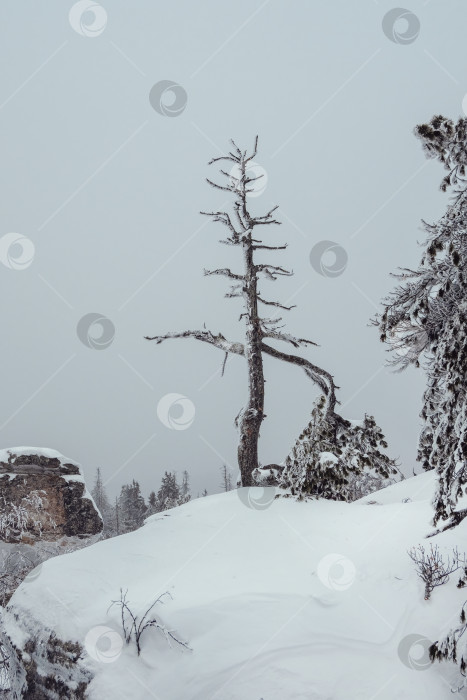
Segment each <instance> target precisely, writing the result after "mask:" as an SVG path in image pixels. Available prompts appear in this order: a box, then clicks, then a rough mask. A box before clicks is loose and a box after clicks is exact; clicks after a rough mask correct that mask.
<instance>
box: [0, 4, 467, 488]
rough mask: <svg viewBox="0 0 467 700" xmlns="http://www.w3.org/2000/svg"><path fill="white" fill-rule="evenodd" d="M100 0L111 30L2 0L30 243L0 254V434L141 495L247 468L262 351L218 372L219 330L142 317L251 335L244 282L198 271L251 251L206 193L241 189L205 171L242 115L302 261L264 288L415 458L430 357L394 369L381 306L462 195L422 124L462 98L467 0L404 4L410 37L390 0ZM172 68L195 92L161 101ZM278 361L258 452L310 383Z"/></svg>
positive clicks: (347, 399)
mask: <svg viewBox="0 0 467 700" xmlns="http://www.w3.org/2000/svg"><path fill="white" fill-rule="evenodd" d="M100 4H101V6H102V7H103V8H104V10H105V11H106V13H107V25H106V27H105V30H104V31H102V33H100V34H99V35H98V36H94V37H87V36H82V35H80V34H79V33H78V32H76V31H75V30H74V29H73V28H72V27H71V25H70V22H69V19H68V12H69V9H70V8H71V7H72V5H73V2H71V1H70V2H64V1H63V0H48V2H47V3H37V2H32V1H29V2H26V1H25V0H3V2H2V4H1V8H0V35H1V41H0V52H1V58H2V67H3V70H2V72H1V94H0V127H1V128H0V140H1V154H2V161H1V168H0V179H1V183H0V184H1V191H2V207H1V213H0V218H1V223H0V237H1V236H3V235H5V234H6V233H9V232H17V233H19V234H22V235H23V236H26V237H28V238H30V239H31V240H32V241H33V243H34V246H35V255H34V259H33V261H32V263H31V264H30V265H29V266H27V267H26V268H25V269H23V270H14V269H8V267H7V266H5V265H2V264H0V280H1V288H2V298H3V304H2V311H1V316H2V318H1V330H2V356H3V361H2V402H1V403H2V406H1V411H0V425H1V426H2V428H1V445H0V446H1V447H10V446H16V445H36V446H47V447H51V448H54V449H57V450H59V451H61V452H63V453H64V454H65V455H66V456H68V457H71V458H74V459H76V460H78V461H79V462H81V463H82V465H83V467H84V473H85V477H86V479H87V481H88V482H89V484H92V481H93V478H94V473H95V468H96V467H97V466H100V467H101V468H102V472H103V475H104V478H105V480H110V481H109V483H108V490H109V493H110V495H112V496H114V495H115V494H116V493H117V491H118V490H119V488H120V485H121V484H122V483H125V482H128V481H130V480H131V479H132V478H136V479H138V480H139V481H140V483H141V486H142V489H143V492H144V494H145V495H147V494H148V493H149V491H150V490H151V489H153V488H154V489H156V490H157V488H158V486H159V483H160V478H161V476H162V474H163V471H164V469H176V470H177V471H178V472H179V473H180V472H181V471H182V470H183V469H185V468H186V469H188V471H189V472H190V475H191V479H192V490H193V492H194V493H195V495H196V492H197V491H202V489H203V488H204V487H206V488H207V489H208V491H210V492H213V491H215V490H218V486H219V483H220V476H219V467H220V465H221V464H222V460H223V459H224V460H225V461H226V462H227V463H229V464H231V465H234V466H236V440H237V434H236V430H235V428H234V426H233V420H234V417H235V416H236V415H237V413H238V411H239V409H240V408H241V406H242V403H243V400H244V396H245V391H246V386H245V381H246V369H245V364H244V362H243V360H242V359H241V358H237V357H234V358H233V359H232V360H231V361H230V362H229V363H228V365H227V368H226V373H225V376H224V377H223V378H222V379H221V378H220V375H219V373H218V374H216V375H215V376H214V377H213V378H212V379H211V381H209V382H207V380H208V379H209V378H210V377H212V375H213V374H214V373H215V372H216V371H218V370H219V369H220V367H221V364H222V360H223V356H222V354H221V353H220V352H219V351H218V350H216V349H215V348H211V347H209V346H206V345H204V344H201V343H197V342H196V341H186V340H179V341H177V340H174V341H168V342H167V343H164V344H162V345H159V346H156V344H155V343H149V342H147V341H145V340H144V339H143V336H144V335H155V334H157V333H165V332H167V331H169V330H184V329H187V328H190V329H196V328H201V327H202V325H203V323H204V322H205V323H206V326H207V327H208V328H210V329H211V330H212V331H214V332H216V333H217V332H218V331H219V330H220V331H222V332H223V333H224V335H225V336H226V337H228V338H229V339H238V340H240V341H241V340H243V335H242V334H243V329H242V326H241V325H240V324H239V323H238V322H237V319H238V316H239V313H240V311H239V309H240V307H239V302H238V300H228V299H224V298H223V294H224V292H225V291H227V288H228V285H227V280H225V279H223V278H220V277H219V278H218V277H215V278H213V277H211V278H204V277H203V274H202V270H203V268H204V267H206V268H213V267H225V266H229V267H231V268H232V269H233V270H239V271H240V270H241V267H240V265H241V254H240V251H239V250H238V249H236V248H230V247H226V246H222V245H220V244H218V243H217V241H218V239H219V238H221V237H223V230H222V228H221V227H220V224H217V225H216V224H213V223H209V222H207V221H205V219H204V218H203V217H201V216H200V215H199V213H198V212H199V210H201V209H208V210H209V209H212V208H215V207H219V206H220V205H221V204H222V203H223V201H224V200H223V198H222V196H221V193H217V192H215V191H214V190H213V189H212V188H210V187H209V186H208V185H207V184H206V183H205V181H204V178H205V177H206V176H209V177H212V176H215V174H216V171H215V170H214V169H213V166H211V167H209V168H208V166H207V162H208V161H209V160H210V158H211V157H212V156H216V155H220V154H221V152H222V150H223V149H226V148H227V147H228V139H229V138H231V137H233V138H234V139H235V140H236V141H237V142H238V143H239V144H240V145H241V146H242V147H245V148H246V147H248V148H250V147H251V145H252V143H253V138H254V135H255V134H256V133H258V134H259V136H260V143H259V153H258V156H257V157H256V159H255V160H256V162H257V163H259V164H260V165H261V166H262V167H263V168H264V169H265V170H266V172H267V175H268V182H267V187H266V189H265V191H264V192H263V193H262V194H261V196H259V197H256V198H254V199H252V200H251V202H252V209H253V210H254V212H255V213H263V212H264V211H267V209H269V208H271V206H272V205H274V204H279V205H280V207H281V209H280V212H279V218H280V219H281V220H282V222H283V225H282V226H281V227H277V229H275V230H274V231H273V229H272V227H265V230H264V234H265V236H270V241H271V242H273V241H274V242H278V243H279V242H282V241H288V243H289V248H288V249H287V251H285V253H280V252H276V253H271V254H269V255H267V256H263V258H262V259H263V260H264V261H267V262H271V263H273V264H280V265H284V266H289V267H291V268H293V270H294V273H295V275H294V277H292V278H290V279H279V280H278V281H276V282H275V283H274V284H273V283H268V282H264V283H263V285H262V289H263V293H264V295H265V296H266V297H267V298H272V299H281V300H282V301H285V300H286V299H290V298H291V297H293V301H292V303H295V304H297V308H296V309H294V310H293V311H291V312H289V313H286V312H285V320H286V322H287V328H288V329H289V330H290V331H291V332H293V333H295V334H297V335H300V336H305V337H309V338H311V339H313V340H315V341H316V342H318V343H319V344H320V347H319V348H310V349H308V350H302V351H301V354H303V355H304V356H306V357H308V358H309V359H311V360H312V361H313V362H316V363H317V364H320V365H321V366H323V367H325V368H326V369H327V370H329V371H330V372H332V373H333V375H334V377H335V380H336V383H337V384H338V385H339V386H340V387H341V389H340V391H339V394H338V396H339V398H340V400H341V401H342V404H343V407H342V408H341V412H342V414H343V415H344V416H345V417H347V418H350V419H358V418H362V417H363V414H364V413H365V412H368V413H370V414H374V415H375V418H376V420H377V423H378V424H379V425H380V426H381V427H382V428H383V431H384V432H385V434H386V436H387V438H388V440H389V443H390V452H391V454H392V455H393V456H399V457H400V458H401V461H402V468H403V471H404V472H405V473H406V474H411V473H412V469H413V467H415V466H416V468H417V469H420V467H419V466H418V465H416V462H415V455H416V444H417V437H418V432H419V425H420V419H419V417H418V414H419V411H420V407H421V394H422V391H423V387H424V377H423V374H422V372H421V371H420V370H419V371H418V372H417V371H415V370H410V371H408V372H405V373H402V374H394V373H392V372H391V371H390V370H389V369H388V368H384V367H383V366H384V363H385V361H386V359H387V354H386V352H385V349H384V347H383V346H382V345H381V344H380V343H379V340H378V332H377V330H376V329H375V328H373V327H369V326H368V325H367V324H368V321H369V319H370V317H372V316H373V314H374V313H375V310H376V307H378V306H379V302H380V299H381V298H382V297H383V296H384V295H385V294H386V293H387V292H388V291H390V289H391V288H392V286H393V284H394V282H393V280H391V278H390V277H389V273H390V272H391V271H394V270H395V269H396V268H397V266H408V267H410V266H415V265H416V264H417V262H418V260H419V257H420V248H419V246H418V244H417V241H418V240H422V239H423V234H422V233H421V231H420V219H421V218H424V219H426V220H428V221H432V220H435V219H436V218H438V217H439V216H440V215H441V214H442V212H443V210H444V207H445V205H446V203H447V196H446V195H443V194H441V193H440V192H439V191H438V186H439V183H440V181H441V178H442V176H443V171H442V169H441V166H440V165H438V164H437V163H435V162H434V161H426V160H425V157H424V155H423V153H422V149H421V147H420V144H419V142H418V141H417V140H416V139H415V138H414V136H413V133H412V130H413V127H414V126H415V124H417V123H420V122H422V121H426V120H428V119H429V118H431V116H432V115H433V114H435V113H443V114H445V115H447V116H450V117H451V118H456V119H457V117H458V116H460V115H461V114H463V112H462V100H463V98H464V95H465V93H466V92H467V79H466V77H465V67H466V65H467V63H466V58H467V45H466V42H465V27H466V20H467V7H466V6H465V4H464V3H462V2H460V0H443V1H442V2H441V0H431V1H428V2H422V1H421V0H420V1H418V2H417V1H416V0H414V1H413V2H411V3H410V4H409V5H404V7H407V9H408V10H411V11H412V12H413V13H415V14H416V15H417V17H418V18H419V21H420V27H421V29H420V34H419V36H418V38H417V39H416V40H415V41H413V43H410V44H408V45H400V44H396V43H393V42H391V41H389V40H388V38H387V37H386V36H385V35H384V33H383V31H382V26H381V22H382V18H383V16H384V15H385V14H386V13H387V12H388V11H389V10H390V9H391V8H393V7H394V4H393V3H392V2H386V0H379V2H376V1H373V0H358V2H357V0H353V1H350V0H342V1H337V0H332V1H328V2H315V1H314V0H308V1H307V2H305V1H304V0H295V1H294V2H293V3H288V2H285V1H284V0H270V1H269V2H268V1H267V0H266V2H258V1H257V0H254V1H253V0H249V1H247V0H238V1H237V2H235V3H230V2H229V3H226V2H219V1H218V0H217V2H215V1H214V0H203V1H202V2H200V3H193V2H188V1H185V2H181V1H179V0H175V1H173V2H170V3H162V2H148V1H144V2H143V1H141V0H139V1H137V2H133V3H128V2H122V1H121V0H102V2H101V3H100ZM84 19H85V20H86V21H87V20H88V19H89V15H88V16H87V18H84ZM400 28H401V30H402V31H403V30H404V24H403V22H402V24H401V26H400ZM161 80H172V81H174V82H175V83H178V84H180V85H181V86H183V88H184V89H185V90H186V93H187V95H188V102H187V106H186V109H185V110H184V111H183V113H181V114H180V115H179V116H177V117H172V118H171V117H165V116H162V115H160V114H158V113H157V112H156V111H155V110H154V109H153V108H152V106H151V104H150V103H149V98H148V95H149V91H150V90H151V87H152V86H153V85H154V84H155V83H157V82H159V81H161ZM321 240H331V241H335V242H336V243H338V244H339V245H341V246H342V247H344V248H345V250H346V251H347V253H348V264H347V268H346V269H345V271H344V273H343V274H341V275H340V276H338V277H336V278H327V277H324V276H321V275H319V274H317V273H316V272H315V271H314V270H313V269H312V267H311V265H310V262H309V254H310V250H311V248H312V247H313V246H314V245H315V244H316V243H317V242H319V241H321ZM1 245H2V243H1V240H0V246H1ZM13 253H14V251H13V250H12V254H13ZM331 261H332V258H331ZM91 312H99V313H102V314H103V315H105V316H107V317H108V318H109V319H110V320H111V321H112V323H113V324H114V326H115V338H114V341H113V342H112V343H111V344H110V345H109V347H108V348H106V349H105V350H100V351H97V350H92V349H89V348H88V347H85V345H84V344H83V343H82V342H81V341H80V340H79V339H78V336H77V332H76V326H77V323H78V321H79V319H80V318H81V317H82V316H84V315H85V314H88V313H91ZM287 347H288V346H284V349H287ZM265 373H266V378H267V384H266V392H267V397H266V414H267V419H266V421H265V422H264V424H263V429H262V439H261V444H260V456H261V460H262V461H263V463H268V462H280V461H281V460H282V459H283V458H284V457H285V456H286V454H287V452H288V451H289V449H290V447H291V445H292V444H293V441H294V440H295V438H296V437H297V435H298V433H299V431H300V430H301V429H302V428H303V426H304V425H305V424H306V423H307V421H308V418H309V412H310V410H311V404H312V401H313V399H314V397H315V396H316V389H315V388H314V386H313V385H312V384H311V382H310V381H309V380H307V379H306V377H305V375H304V374H303V373H302V372H301V371H300V370H299V369H298V368H295V367H292V366H289V365H285V364H283V363H279V362H277V361H273V359H271V358H266V359H265ZM169 393H179V394H182V395H184V396H186V397H188V398H189V399H190V400H191V401H192V402H193V404H194V405H195V409H196V414H195V420H194V422H193V424H192V425H191V426H190V427H189V428H187V429H186V430H170V429H168V428H167V427H165V426H164V425H163V424H162V423H161V421H160V420H159V419H158V417H157V411H156V409H157V404H158V401H159V399H160V398H161V397H163V396H164V395H166V394H169Z"/></svg>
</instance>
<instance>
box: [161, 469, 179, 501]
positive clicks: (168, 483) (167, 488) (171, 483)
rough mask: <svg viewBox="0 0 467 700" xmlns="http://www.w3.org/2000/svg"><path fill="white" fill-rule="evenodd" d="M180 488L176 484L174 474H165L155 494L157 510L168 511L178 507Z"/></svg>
mask: <svg viewBox="0 0 467 700" xmlns="http://www.w3.org/2000/svg"><path fill="white" fill-rule="evenodd" d="M179 500H180V487H179V485H178V484H177V478H176V475H175V472H165V474H164V476H163V477H162V482H161V485H160V488H159V491H158V492H157V501H158V504H159V510H169V508H175V506H178V505H179Z"/></svg>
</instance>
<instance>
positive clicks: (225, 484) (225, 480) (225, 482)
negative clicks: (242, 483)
mask: <svg viewBox="0 0 467 700" xmlns="http://www.w3.org/2000/svg"><path fill="white" fill-rule="evenodd" d="M221 475H222V481H221V489H222V490H223V491H231V490H232V488H233V486H232V475H231V474H230V471H229V469H228V468H227V465H226V464H223V465H222V467H221Z"/></svg>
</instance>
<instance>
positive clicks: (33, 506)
mask: <svg viewBox="0 0 467 700" xmlns="http://www.w3.org/2000/svg"><path fill="white" fill-rule="evenodd" d="M44 493H45V492H44V491H31V493H30V494H28V496H25V497H24V498H22V499H21V501H20V502H19V503H18V504H16V503H7V501H6V499H5V498H3V499H2V510H1V513H0V539H2V540H6V541H10V542H17V541H21V539H22V538H23V537H24V536H25V535H27V534H28V532H29V531H31V530H32V531H35V532H38V534H39V537H40V536H41V535H42V530H43V529H44V525H47V526H49V527H55V526H56V525H55V522H54V520H53V518H52V517H51V516H50V515H49V514H48V513H47V510H46V509H47V500H46V499H45V496H44Z"/></svg>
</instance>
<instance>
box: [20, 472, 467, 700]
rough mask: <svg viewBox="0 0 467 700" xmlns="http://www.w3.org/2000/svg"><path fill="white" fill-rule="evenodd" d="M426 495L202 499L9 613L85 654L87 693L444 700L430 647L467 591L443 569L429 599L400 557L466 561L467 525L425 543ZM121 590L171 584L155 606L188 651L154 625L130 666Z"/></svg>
mask: <svg viewBox="0 0 467 700" xmlns="http://www.w3.org/2000/svg"><path fill="white" fill-rule="evenodd" d="M433 488H434V475H433V474H432V473H427V474H423V475H420V476H417V477H414V478H411V479H408V480H406V481H404V482H402V483H399V484H396V485H394V486H391V487H389V488H387V489H385V490H384V491H380V492H378V493H376V494H372V495H371V497H367V498H364V499H362V500H361V501H360V502H356V503H352V504H346V503H338V502H334V501H308V502H301V503H298V502H295V501H293V500H291V499H284V498H281V499H276V500H274V501H272V502H271V503H270V505H268V499H267V498H266V499H263V501H264V503H263V505H264V506H266V507H264V508H263V509H255V508H254V507H249V506H248V505H246V504H245V502H244V501H245V500H246V499H244V498H243V496H244V495H245V493H243V494H242V491H243V490H242V491H240V492H236V491H231V492H229V493H225V494H220V495H215V496H208V497H206V498H200V499H198V500H195V501H192V502H190V503H188V504H186V505H183V506H181V507H178V508H175V509H173V510H171V511H167V512H166V513H161V514H158V515H155V516H152V517H151V518H149V519H148V521H147V522H146V524H145V526H144V527H142V528H141V529H140V530H138V531H136V532H132V533H130V534H127V535H123V536H120V537H116V538H113V539H110V540H106V541H104V542H100V543H97V544H94V545H92V546H90V547H87V548H85V549H83V550H81V551H78V552H75V553H73V554H69V555H64V556H62V557H57V558H55V559H51V560H49V561H47V562H46V563H45V564H43V565H42V568H41V570H40V571H39V572H35V573H34V572H33V574H32V575H30V577H29V580H26V581H25V582H24V583H23V584H22V585H21V587H20V588H19V589H18V590H17V592H16V593H15V595H14V597H13V599H12V604H13V605H14V607H15V609H16V612H18V610H20V611H22V612H23V613H24V616H23V617H22V619H23V620H27V619H28V618H30V617H32V618H36V619H38V620H39V621H40V622H41V623H43V624H44V625H47V626H52V627H54V628H55V629H56V631H57V634H58V636H59V637H60V638H62V639H71V640H78V641H79V642H80V643H81V644H82V645H83V646H84V647H85V648H86V650H87V652H86V663H87V664H88V666H89V668H90V669H92V672H93V673H94V674H95V676H94V679H93V681H92V682H91V684H90V686H89V689H88V690H89V698H90V699H91V700H107V699H108V700H118V699H119V698H121V699H122V700H128V698H132V699H133V700H148V698H155V699H156V700H211V699H212V700H394V699H395V698H397V699H398V700H399V699H400V700H403V699H405V698H406V699H407V700H409V699H410V700H443V699H444V698H446V700H447V699H448V698H451V697H452V694H451V684H453V685H457V679H458V675H457V669H456V667H455V666H453V665H452V664H447V663H446V664H438V663H437V664H435V665H431V664H430V663H428V662H427V653H426V648H427V646H428V645H429V643H431V641H434V640H436V639H438V638H439V637H440V633H441V632H442V631H444V630H446V629H447V628H449V626H452V625H454V624H455V623H456V622H457V619H458V618H457V616H458V614H459V612H460V608H461V605H462V603H463V602H464V600H465V597H466V594H465V591H464V592H463V591H462V590H458V589H457V588H456V583H457V580H458V576H457V575H456V574H454V575H453V576H452V577H451V580H450V581H449V583H448V584H447V585H445V586H443V587H441V588H437V589H435V590H434V592H433V594H432V598H431V599H430V600H429V601H425V600H424V599H423V590H424V589H423V584H422V582H421V581H420V580H419V579H418V578H417V576H416V573H415V570H414V566H413V563H412V562H411V560H410V559H409V557H408V555H407V549H408V548H410V547H411V546H414V545H417V544H419V543H423V544H424V545H425V546H426V547H428V546H429V544H430V543H431V542H433V543H435V542H436V543H438V544H439V547H440V549H441V550H442V551H443V552H445V551H446V552H448V551H450V550H451V548H452V546H454V545H456V544H457V545H459V549H460V551H461V552H462V551H464V549H467V546H464V544H463V543H464V542H465V541H466V532H467V521H464V523H462V524H461V525H460V526H459V527H458V528H456V529H454V530H450V531H448V532H446V533H443V534H442V535H438V536H437V537H435V538H433V539H429V540H426V541H424V536H425V535H426V534H427V533H428V532H430V531H431V530H432V528H431V526H430V519H431V517H432V509H431V506H430V498H431V495H432V492H433ZM261 493H262V489H258V495H261ZM270 493H271V494H272V490H271V491H270ZM406 499H410V500H409V501H406V502H403V501H404V500H406ZM367 501H376V503H375V504H368V503H367ZM251 505H254V504H253V503H251V502H250V506H251ZM121 587H122V588H124V589H128V599H129V601H130V607H131V608H132V609H133V610H134V611H135V612H137V613H140V614H141V613H142V612H143V613H144V611H145V610H146V608H147V607H149V605H150V604H151V603H152V602H153V601H154V600H155V599H156V598H157V597H158V596H159V595H160V594H161V593H163V592H164V591H170V592H171V594H172V596H173V600H170V599H169V598H167V600H166V602H165V604H164V605H158V606H156V608H155V613H156V615H157V616H158V615H161V616H162V621H163V622H164V623H165V624H166V625H167V626H169V627H170V628H171V629H173V630H174V631H175V633H176V635H178V636H179V637H180V638H182V639H184V640H186V641H188V643H189V645H190V647H191V648H192V651H188V650H184V649H182V648H179V647H176V645H175V646H174V648H169V646H168V645H167V643H166V642H165V640H164V639H163V637H162V635H161V633H160V632H159V631H158V630H156V629H150V630H148V631H147V632H145V633H144V635H143V637H142V640H141V642H142V653H141V656H140V657H139V658H138V656H137V654H136V649H135V647H134V645H133V644H132V645H130V646H127V645H125V644H123V643H122V640H121V637H120V632H121V626H120V617H119V615H120V613H119V610H118V608H117V607H113V608H111V609H110V611H109V612H108V613H107V609H108V607H109V605H110V602H111V601H112V600H115V599H118V597H119V591H120V588H121ZM13 627H14V621H13V619H12V618H10V619H9V621H8V630H9V632H13ZM23 630H24V623H23ZM15 634H16V637H17V640H18V641H19V635H20V634H21V635H22V634H24V631H23V632H21V633H20V632H19V631H17V632H16V633H15ZM417 640H419V642H420V643H418V644H417ZM457 697H466V695H465V691H462V692H461V693H460V695H458V696H457Z"/></svg>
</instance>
